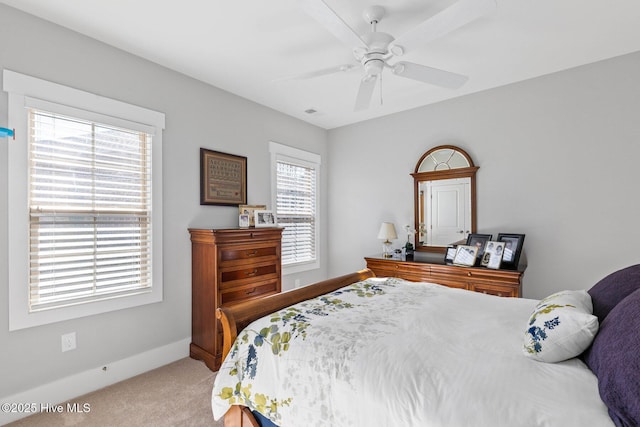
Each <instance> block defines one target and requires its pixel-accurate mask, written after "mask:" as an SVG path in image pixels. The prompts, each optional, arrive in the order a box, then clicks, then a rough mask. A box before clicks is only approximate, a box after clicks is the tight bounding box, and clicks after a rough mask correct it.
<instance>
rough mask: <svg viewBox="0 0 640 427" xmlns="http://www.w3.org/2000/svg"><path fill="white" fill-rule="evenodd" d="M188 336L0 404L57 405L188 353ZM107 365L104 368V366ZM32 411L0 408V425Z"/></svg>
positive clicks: (60, 380) (27, 391)
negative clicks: (19, 411)
mask: <svg viewBox="0 0 640 427" xmlns="http://www.w3.org/2000/svg"><path fill="white" fill-rule="evenodd" d="M190 342H191V338H186V339H184V340H180V341H176V342H174V343H171V344H167V345H164V346H162V347H158V348H154V349H152V350H149V351H145V352H144V353H140V354H136V355H134V356H131V357H127V358H126V359H122V360H116V361H114V362H111V363H107V364H104V365H100V366H97V367H95V368H93V369H89V370H87V371H84V372H80V373H77V374H74V375H71V376H68V377H65V378H61V379H59V380H56V381H53V382H50V383H48V384H44V385H41V386H38V387H35V388H32V389H31V390H26V391H23V392H21V393H17V394H14V395H12V396H7V397H2V398H0V404H5V403H9V404H11V403H16V404H18V403H22V404H24V403H27V402H33V403H34V404H35V406H36V408H37V409H38V411H40V408H41V406H44V408H45V410H46V407H47V405H49V406H51V405H57V404H60V403H62V402H66V401H67V400H70V399H73V398H75V397H78V396H82V395H83V394H87V393H90V392H92V391H95V390H98V389H100V388H103V387H106V386H108V385H111V384H114V383H117V382H120V381H123V380H126V379H127V378H131V377H134V376H136V375H139V374H142V373H144V372H147V371H150V370H152V369H155V368H159V367H160V366H164V365H167V364H169V363H171V362H175V361H176V360H179V359H183V358H185V357H187V356H189V343H190ZM105 368H106V369H105ZM29 415H31V413H17V412H5V411H4V410H2V411H0V425H5V424H8V423H10V422H12V421H16V420H19V419H20V418H24V417H26V416H29Z"/></svg>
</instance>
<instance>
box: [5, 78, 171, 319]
mask: <svg viewBox="0 0 640 427" xmlns="http://www.w3.org/2000/svg"><path fill="white" fill-rule="evenodd" d="M3 90H4V91H5V92H8V95H9V96H8V98H9V105H8V118H9V123H11V126H12V127H14V128H15V130H16V132H15V140H10V142H9V144H8V191H7V195H8V223H9V230H8V231H9V233H8V253H9V264H8V265H9V269H8V270H9V271H8V276H9V330H10V331H15V330H19V329H24V328H29V327H33V326H39V325H45V324H49V323H54V322H60V321H64V320H70V319H76V318H80V317H85V316H91V315H96V314H100V313H106V312H111V311H115V310H121V309H125V308H131V307H136V306H141V305H145V304H151V303H156V302H160V301H162V298H163V280H162V279H163V278H162V131H163V129H164V127H165V115H164V114H163V113H159V112H156V111H153V110H149V109H146V108H142V107H138V106H135V105H132V104H129V103H125V102H122V101H118V100H114V99H111V98H106V97H102V96H99V95H96V94H93V93H89V92H85V91H82V90H78V89H74V88H70V87H67V86H63V85H60V84H57V83H52V82H49V81H46V80H42V79H38V78H35V77H31V76H27V75H24V74H20V73H16V72H13V71H10V70H4V72H3ZM43 107H45V109H47V110H51V109H53V110H54V111H52V112H55V113H60V114H66V115H70V116H73V117H78V118H82V119H86V120H92V121H97V122H101V123H105V124H109V125H114V126H119V127H126V128H129V129H132V130H136V131H140V132H146V133H148V134H150V135H151V136H152V160H151V162H152V166H151V173H152V207H151V224H152V225H151V226H152V239H153V241H152V249H151V254H152V255H151V256H152V287H151V290H150V291H149V292H146V293H139V294H135V295H126V296H121V297H106V298H105V299H101V300H98V301H91V302H88V303H83V304H77V305H70V306H64V307H57V308H52V309H48V310H42V311H35V312H30V311H29V279H28V275H29V187H28V184H29V177H28V172H29V168H28V167H27V166H28V163H27V162H28V156H29V155H28V149H29V146H28V135H29V134H28V109H29V108H37V109H42V108H43Z"/></svg>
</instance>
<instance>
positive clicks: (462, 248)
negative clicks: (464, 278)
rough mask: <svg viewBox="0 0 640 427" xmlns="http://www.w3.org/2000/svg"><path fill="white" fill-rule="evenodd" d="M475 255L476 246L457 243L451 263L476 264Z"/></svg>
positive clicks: (476, 252)
mask: <svg viewBox="0 0 640 427" xmlns="http://www.w3.org/2000/svg"><path fill="white" fill-rule="evenodd" d="M477 256H478V247H477V246H467V245H459V246H458V247H457V248H456V256H455V258H454V259H453V263H454V264H455V265H461V266H465V267H473V266H474V265H475V264H476V258H477Z"/></svg>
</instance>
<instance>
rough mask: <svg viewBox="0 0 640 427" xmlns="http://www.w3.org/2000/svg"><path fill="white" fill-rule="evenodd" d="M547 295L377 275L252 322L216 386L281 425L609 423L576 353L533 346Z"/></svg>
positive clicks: (221, 403) (223, 404) (220, 395)
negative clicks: (553, 353) (535, 318)
mask: <svg viewBox="0 0 640 427" xmlns="http://www.w3.org/2000/svg"><path fill="white" fill-rule="evenodd" d="M536 302H537V301H535V300H528V299H512V298H498V297H493V296H487V295H483V294H479V293H474V292H468V291H462V290H457V289H451V288H447V287H443V286H440V285H435V284H429V283H413V282H406V281H404V280H399V279H379V278H375V279H368V280H365V281H364V282H360V283H357V284H354V285H351V286H348V287H346V288H343V289H341V290H339V291H336V292H334V293H331V294H328V295H327V296H324V297H319V298H316V299H313V300H309V301H305V302H303V303H300V304H297V305H295V306H292V307H290V308H288V309H285V310H282V311H281V312H279V313H276V314H274V315H272V316H266V317H264V318H262V319H260V320H257V321H256V322H254V323H252V324H251V325H250V326H249V327H248V328H247V329H245V330H244V331H243V332H241V333H240V334H239V336H238V340H237V341H236V344H235V345H234V347H233V349H232V352H231V353H230V354H229V356H228V357H227V359H225V361H224V362H223V365H222V368H221V369H220V372H219V373H218V375H217V377H216V380H215V384H214V388H213V396H212V408H213V414H214V417H215V418H216V419H219V418H220V417H222V416H223V415H224V413H225V412H226V411H227V409H228V408H229V406H230V404H244V405H247V406H249V407H251V408H252V409H255V410H258V411H259V412H261V413H262V414H263V415H265V416H266V417H268V418H270V419H271V420H272V421H274V422H275V423H276V424H277V425H279V426H280V427H300V426H310V427H311V426H322V427H327V426H331V427H341V426H362V427H365V426H366V427H370V426H402V427H410V426H416V427H417V426H420V427H429V426H432V427H469V426H476V427H482V426H487V427H500V426H504V427H515V426H526V427H529V426H549V427H556V426H557V427H572V426H575V427H585V426H597V427H601V426H602V427H610V426H613V423H612V421H611V420H610V418H609V417H608V415H607V409H606V406H605V405H604V403H603V402H602V401H601V400H600V398H599V395H598V388H597V379H596V377H595V376H594V375H593V373H592V372H591V371H590V370H589V369H588V368H587V367H586V366H585V365H584V364H583V363H582V362H581V361H580V360H577V359H572V360H568V361H566V362H561V363H555V364H548V363H541V362H536V361H533V360H531V359H528V358H527V357H525V356H524V355H523V353H522V343H523V335H524V331H525V329H526V325H527V320H528V317H529V315H530V314H531V311H532V309H533V307H534V306H535V304H536Z"/></svg>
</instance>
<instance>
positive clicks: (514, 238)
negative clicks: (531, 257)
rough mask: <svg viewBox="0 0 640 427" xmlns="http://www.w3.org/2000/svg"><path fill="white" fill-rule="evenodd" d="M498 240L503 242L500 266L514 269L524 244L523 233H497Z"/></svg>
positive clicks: (516, 266)
mask: <svg viewBox="0 0 640 427" xmlns="http://www.w3.org/2000/svg"><path fill="white" fill-rule="evenodd" d="M498 242H504V253H503V254H502V266H503V267H504V268H508V269H512V270H516V269H517V268H518V262H519V261H520V254H521V253H522V246H523V245H524V234H507V233H500V234H498Z"/></svg>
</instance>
